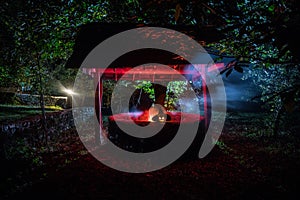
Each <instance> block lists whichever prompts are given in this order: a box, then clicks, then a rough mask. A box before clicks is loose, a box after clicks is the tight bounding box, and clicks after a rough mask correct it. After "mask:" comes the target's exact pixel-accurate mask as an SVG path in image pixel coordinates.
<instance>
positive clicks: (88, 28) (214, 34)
mask: <svg viewBox="0 0 300 200" xmlns="http://www.w3.org/2000/svg"><path fill="white" fill-rule="evenodd" d="M138 27H163V28H168V29H172V30H176V31H178V32H181V33H184V34H186V35H188V36H190V37H191V38H193V39H194V40H196V41H199V42H200V41H202V42H205V43H210V42H213V41H217V40H220V39H221V38H222V37H223V36H222V34H221V33H220V32H218V31H217V30H216V29H215V28H213V27H202V28H201V29H200V28H199V27H197V26H183V25H168V26H158V25H154V24H148V25H146V24H132V23H109V24H108V23H90V24H86V25H83V26H81V27H80V31H79V34H78V36H77V39H76V41H75V46H74V50H73V54H72V55H71V57H70V58H69V59H68V61H67V63H66V67H67V68H79V67H80V66H81V63H82V62H83V61H84V59H85V57H86V56H87V55H88V54H89V52H90V51H91V50H93V49H94V48H95V47H96V46H97V45H98V44H100V43H101V42H102V41H104V40H105V39H107V38H109V37H111V36H113V35H115V34H118V33H120V32H122V31H126V30H129V29H133V28H138ZM145 63H161V64H166V65H176V64H177V65H180V64H188V62H187V61H186V60H184V59H182V58H181V57H180V56H178V55H176V54H173V53H170V52H166V51H162V50H157V49H155V50H154V49H142V50H137V51H133V52H129V53H127V54H125V55H123V56H121V57H119V58H118V59H116V60H115V61H114V62H113V63H112V64H111V65H110V66H112V67H114V68H120V67H121V68H122V67H135V66H138V65H141V64H145Z"/></svg>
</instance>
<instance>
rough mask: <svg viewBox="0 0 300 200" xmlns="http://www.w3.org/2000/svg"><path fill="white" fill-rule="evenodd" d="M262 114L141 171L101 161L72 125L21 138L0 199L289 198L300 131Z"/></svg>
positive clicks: (296, 182) (242, 118)
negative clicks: (281, 128) (42, 142)
mask: <svg viewBox="0 0 300 200" xmlns="http://www.w3.org/2000/svg"><path fill="white" fill-rule="evenodd" d="M263 117H264V116H263V115H261V114H259V113H254V114H253V113H252V114H251V113H246V114H237V113H231V114H228V115H227V118H226V123H225V126H224V130H223V132H222V134H221V137H220V138H219V141H218V143H217V145H216V146H215V147H214V149H213V150H212V151H211V152H210V153H209V155H207V156H206V157H205V158H203V159H190V160H180V161H176V162H174V163H173V164H171V165H169V166H168V167H165V168H163V169H161V170H158V171H154V172H150V173H142V174H132V173H125V172H119V171H116V170H114V169H111V168H109V167H107V166H105V165H103V164H101V163H100V162H99V161H98V160H96V159H95V158H94V157H93V156H92V155H91V154H90V153H88V152H87V150H86V149H85V147H84V146H83V144H82V143H81V141H80V139H79V137H78V135H77V133H76V130H75V129H72V130H68V131H66V132H65V133H63V134H62V135H61V136H60V137H58V138H57V139H56V140H55V141H52V142H51V143H49V144H48V147H47V148H45V147H39V148H30V147H27V146H26V145H24V142H22V140H18V142H16V143H14V145H15V146H14V147H13V148H10V149H9V148H7V151H8V152H7V154H8V155H10V157H9V159H6V160H5V163H4V162H2V161H1V165H2V167H1V168H2V170H1V172H2V173H1V176H0V178H1V179H0V199H26V198H28V199H37V198H38V199H195V200H196V199H197V200H199V199H291V198H292V197H294V196H295V195H297V194H298V190H299V186H300V170H299V169H300V159H299V158H300V148H299V147H300V137H299V135H298V136H297V135H296V134H284V135H279V136H277V137H274V136H271V135H268V132H267V131H265V129H266V127H264V124H263V123H262V118H263ZM49 147H50V148H49ZM49 149H50V150H49ZM13 152H15V153H13Z"/></svg>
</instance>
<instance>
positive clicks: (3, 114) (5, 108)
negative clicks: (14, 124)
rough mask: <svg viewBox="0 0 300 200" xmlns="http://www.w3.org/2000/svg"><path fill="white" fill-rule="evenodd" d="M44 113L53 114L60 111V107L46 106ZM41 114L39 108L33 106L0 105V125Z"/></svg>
mask: <svg viewBox="0 0 300 200" xmlns="http://www.w3.org/2000/svg"><path fill="white" fill-rule="evenodd" d="M45 110H46V112H54V111H58V110H61V108H60V107H56V106H46V108H45ZM39 114H41V108H40V107H34V106H20V105H18V106H16V105H0V123H1V122H4V121H14V120H19V119H22V118H25V117H30V116H33V115H39Z"/></svg>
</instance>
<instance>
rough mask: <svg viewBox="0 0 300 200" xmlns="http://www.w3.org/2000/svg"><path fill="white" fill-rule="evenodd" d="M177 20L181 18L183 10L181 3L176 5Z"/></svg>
mask: <svg viewBox="0 0 300 200" xmlns="http://www.w3.org/2000/svg"><path fill="white" fill-rule="evenodd" d="M175 10H176V11H175V21H176V22H177V20H178V19H179V17H180V13H181V11H182V8H181V6H180V4H177V5H176V8H175Z"/></svg>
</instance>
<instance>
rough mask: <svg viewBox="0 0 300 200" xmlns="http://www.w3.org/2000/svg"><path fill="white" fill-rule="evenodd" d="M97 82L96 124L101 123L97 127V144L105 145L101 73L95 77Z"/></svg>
mask: <svg viewBox="0 0 300 200" xmlns="http://www.w3.org/2000/svg"><path fill="white" fill-rule="evenodd" d="M94 80H95V82H96V84H95V85H96V95H95V110H96V115H97V118H96V120H97V121H96V123H99V129H98V126H95V127H96V128H95V142H96V144H104V137H103V120H102V95H103V79H102V74H101V72H99V73H97V74H96V76H95V79H94Z"/></svg>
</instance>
